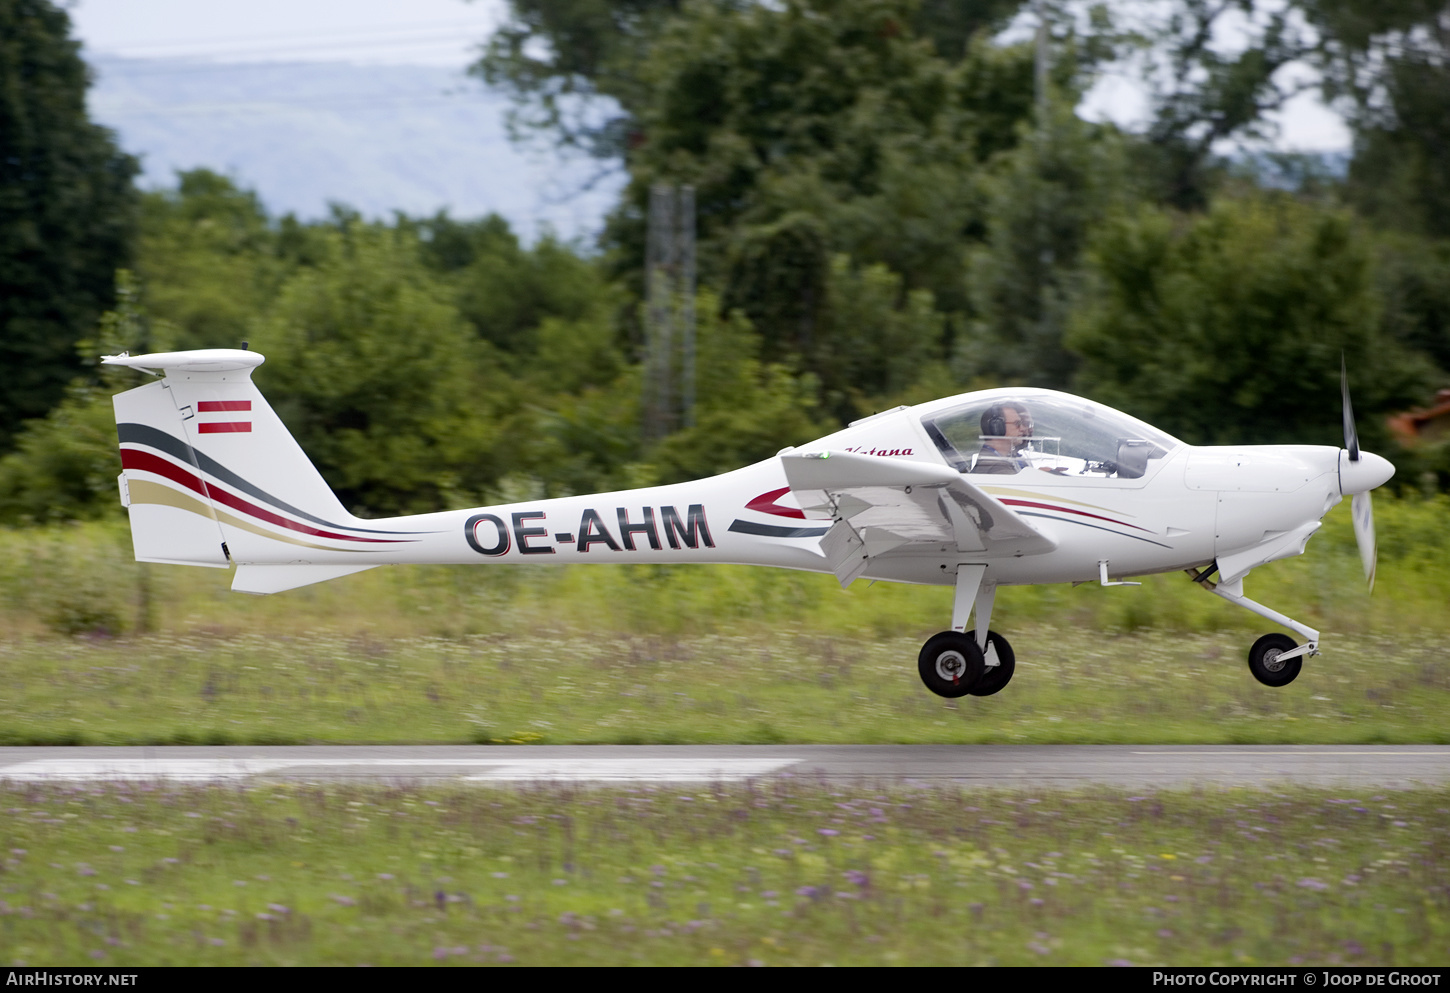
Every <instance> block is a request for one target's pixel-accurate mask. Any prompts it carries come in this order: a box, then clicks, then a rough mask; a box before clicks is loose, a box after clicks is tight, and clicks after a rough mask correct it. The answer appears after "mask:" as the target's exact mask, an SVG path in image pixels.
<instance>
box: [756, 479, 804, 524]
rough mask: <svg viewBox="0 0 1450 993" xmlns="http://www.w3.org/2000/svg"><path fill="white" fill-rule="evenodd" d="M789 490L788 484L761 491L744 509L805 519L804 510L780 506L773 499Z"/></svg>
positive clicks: (778, 497) (775, 499)
mask: <svg viewBox="0 0 1450 993" xmlns="http://www.w3.org/2000/svg"><path fill="white" fill-rule="evenodd" d="M789 492H790V487H789V486H782V487H781V488H780V489H778V490H771V491H770V492H769V493H762V494H760V496H758V497H756V498H755V499H754V500H751V501H750V502H749V503H747V504H746V505H745V509H746V510H754V511H756V512H757V513H761V514H771V515H774V516H775V517H796V518H799V519H800V520H805V519H806V515H805V512H804V511H800V510H796V509H795V508H794V507H782V506H781V505H780V504H778V503H776V502H775V501H777V500H779V499H780V498H781V497H783V496H785V495H786V494H787V493H789Z"/></svg>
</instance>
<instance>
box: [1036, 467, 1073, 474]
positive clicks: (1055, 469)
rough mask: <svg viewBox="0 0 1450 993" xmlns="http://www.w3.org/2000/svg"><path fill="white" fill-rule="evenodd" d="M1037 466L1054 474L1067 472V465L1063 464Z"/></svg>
mask: <svg viewBox="0 0 1450 993" xmlns="http://www.w3.org/2000/svg"><path fill="white" fill-rule="evenodd" d="M1037 468H1038V469H1041V470H1042V471H1043V472H1050V473H1052V474H1053V475H1054V476H1062V475H1066V473H1067V466H1065V465H1040V466H1038V467H1037Z"/></svg>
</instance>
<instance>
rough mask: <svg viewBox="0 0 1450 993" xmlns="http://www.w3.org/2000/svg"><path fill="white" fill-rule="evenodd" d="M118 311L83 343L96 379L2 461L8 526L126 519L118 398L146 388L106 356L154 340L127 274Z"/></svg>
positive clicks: (1, 493)
mask: <svg viewBox="0 0 1450 993" xmlns="http://www.w3.org/2000/svg"><path fill="white" fill-rule="evenodd" d="M115 295H116V309H115V310H109V311H107V312H106V313H105V314H103V315H102V316H101V320H100V323H99V326H98V327H97V329H96V333H95V336H94V337H93V338H88V339H84V340H82V341H81V342H80V343H79V344H78V345H77V352H78V359H79V362H80V364H81V365H82V366H83V367H87V368H90V369H92V370H94V375H92V376H81V377H78V378H76V379H75V380H74V381H72V382H71V384H70V385H69V386H68V387H67V389H66V392H65V395H64V397H63V398H62V399H61V402H60V403H58V404H56V405H55V406H54V407H52V408H51V409H50V412H49V413H47V414H46V415H45V416H44V417H41V418H36V419H34V420H30V421H26V422H25V424H24V425H23V426H22V428H21V430H20V431H19V432H18V434H17V436H16V443H15V450H14V451H12V452H10V453H9V454H7V455H5V456H4V457H3V458H0V521H3V522H5V523H6V524H48V523H54V522H59V521H78V520H89V519H94V518H98V517H105V516H108V515H115V514H119V513H120V510H121V501H120V495H119V493H118V491H117V486H116V477H117V476H118V475H119V474H120V472H121V456H120V452H119V450H118V446H117V444H116V415H115V412H114V410H113V408H112V406H111V397H112V396H113V395H114V394H116V393H120V392H122V391H124V390H129V389H132V388H134V387H136V386H140V385H142V381H141V379H140V377H138V376H137V374H136V373H135V372H133V371H132V370H130V369H127V368H125V367H122V366H102V365H100V363H99V358H100V356H101V355H115V354H117V353H119V352H123V351H130V352H132V353H135V352H137V351H140V350H143V349H144V343H145V342H146V341H147V340H148V339H149V338H150V332H149V327H148V325H149V323H150V322H149V320H148V317H147V314H146V310H145V308H144V307H142V305H141V300H140V293H139V287H138V286H137V284H136V280H135V278H134V277H133V276H132V274H131V273H130V272H128V271H126V270H124V269H122V270H120V271H119V272H117V273H116V293H115Z"/></svg>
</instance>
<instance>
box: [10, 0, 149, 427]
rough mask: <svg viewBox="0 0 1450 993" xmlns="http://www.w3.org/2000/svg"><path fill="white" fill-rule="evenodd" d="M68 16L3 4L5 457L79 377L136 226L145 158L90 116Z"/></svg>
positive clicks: (41, 5)
mask: <svg viewBox="0 0 1450 993" xmlns="http://www.w3.org/2000/svg"><path fill="white" fill-rule="evenodd" d="M79 47H80V44H79V42H77V41H75V40H74V39H72V38H71V36H70V18H69V17H68V16H67V15H66V13H65V11H63V10H61V9H60V8H58V7H57V6H55V5H54V4H53V3H50V2H48V0H0V450H3V449H4V448H8V447H9V446H10V445H11V443H12V441H13V439H14V435H15V432H16V430H17V429H18V428H19V426H20V422H21V421H23V420H25V419H27V418H33V417H38V416H40V415H42V414H44V413H45V412H46V411H47V410H49V409H50V407H51V406H52V405H53V404H54V403H56V402H57V401H58V400H59V399H60V398H61V395H62V394H63V392H64V391H65V388H66V384H67V383H69V382H70V380H71V379H72V378H74V377H75V376H76V374H77V373H79V372H80V371H81V366H80V363H79V360H78V359H77V356H76V349H75V345H76V342H77V341H78V340H79V339H81V338H82V337H85V336H87V335H88V334H89V333H90V331H91V329H92V328H93V327H94V326H95V321H96V319H97V318H98V317H99V316H100V314H101V312H102V311H104V310H105V309H106V308H107V306H109V304H110V302H111V300H112V295H111V294H112V289H113V281H114V279H115V272H116V269H117V268H119V267H123V266H125V265H127V264H128V262H129V259H130V253H131V247H132V237H133V231H134V225H135V207H136V193H135V191H134V189H133V188H132V186H131V179H132V177H133V176H134V175H135V173H136V168H137V167H136V162H135V160H134V159H132V158H131V157H130V156H128V155H124V154H122V153H121V152H120V151H119V150H118V149H117V148H116V144H115V141H114V137H113V135H112V134H111V132H109V131H107V130H106V129H105V128H101V127H98V126H96V125H95V124H92V123H91V121H90V120H89V118H88V117H87V116H86V88H87V86H88V85H89V82H90V77H89V72H88V70H87V68H86V66H85V64H84V63H83V62H82V61H81V59H80V55H79V54H78V52H79Z"/></svg>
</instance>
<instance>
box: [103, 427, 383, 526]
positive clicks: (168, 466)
mask: <svg viewBox="0 0 1450 993" xmlns="http://www.w3.org/2000/svg"><path fill="white" fill-rule="evenodd" d="M121 467H122V468H123V469H139V470H141V471H143V472H154V473H155V474H156V475H158V476H165V477H166V478H167V479H169V480H171V481H172V482H176V483H180V484H181V485H182V486H185V487H186V488H187V489H189V490H193V491H194V492H196V493H200V494H201V495H202V496H204V497H208V498H210V499H212V500H215V501H216V502H217V503H223V504H226V505H227V506H228V507H231V508H232V509H233V510H240V511H241V512H242V513H244V514H250V515H252V516H253V517H255V518H257V519H258V520H262V521H266V522H267V523H268V524H274V525H276V526H278V527H284V528H288V529H289V530H292V531H297V532H299V533H301V534H310V535H312V536H313V537H316V538H334V539H336V540H338V541H364V542H368V543H369V544H382V545H392V544H396V543H398V542H399V541H404V540H406V539H403V538H356V537H353V536H352V535H350V534H338V533H337V532H335V531H320V530H318V529H317V528H314V527H308V526H307V525H306V524H298V523H297V522H296V521H289V520H288V519H287V518H285V517H282V516H280V515H279V514H274V513H272V512H271V511H270V510H265V509H263V508H261V507H258V506H257V505H256V504H254V503H251V502H249V501H246V500H243V499H242V498H241V497H239V496H236V495H234V494H231V493H228V492H227V491H226V490H224V489H222V488H221V487H219V486H207V485H206V484H205V483H204V482H202V480H201V477H199V476H197V475H195V474H194V473H191V472H188V471H187V470H185V469H183V468H182V467H181V466H179V465H177V464H176V463H174V462H169V461H167V460H166V459H163V458H162V457H161V456H159V455H153V454H151V453H150V452H143V451H139V450H138V449H135V448H123V449H121Z"/></svg>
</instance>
